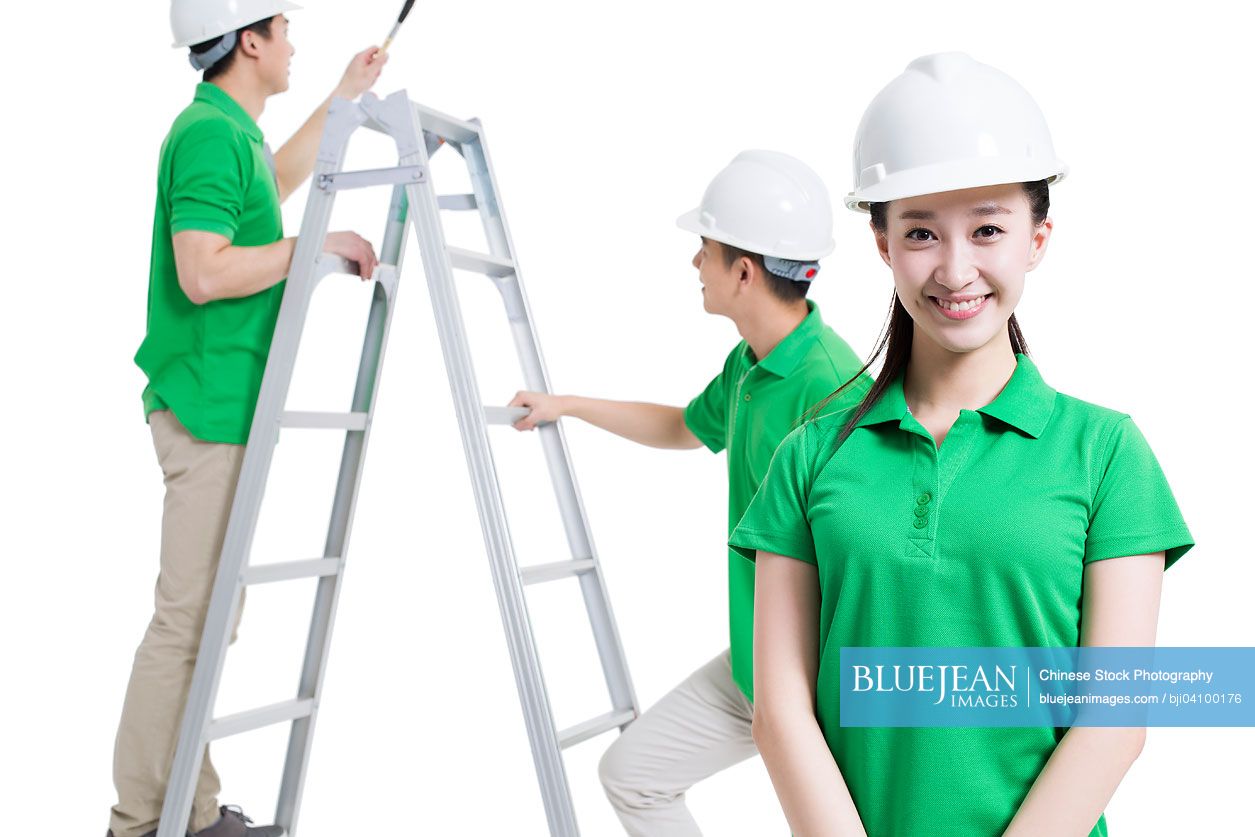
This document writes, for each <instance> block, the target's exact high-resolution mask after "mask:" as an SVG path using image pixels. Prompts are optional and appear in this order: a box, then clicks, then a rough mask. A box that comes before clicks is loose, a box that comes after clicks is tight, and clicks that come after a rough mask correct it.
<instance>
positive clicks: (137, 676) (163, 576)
mask: <svg viewBox="0 0 1255 837" xmlns="http://www.w3.org/2000/svg"><path fill="white" fill-rule="evenodd" d="M149 426H150V428H151V430H152V436H153V445H154V446H155V447H156V449H157V461H158V463H160V465H161V471H162V474H163V475H164V476H165V485H166V496H165V505H164V509H163V512H162V518H161V571H160V574H159V575H158V576H157V586H156V591H155V609H154V613H153V617H152V621H151V622H150V623H149V625H148V631H147V632H146V633H145V634H144V639H143V641H142V642H141V643H140V646H139V650H138V651H136V652H135V663H134V666H133V668H132V669H131V681H130V684H129V685H128V686H127V689H126V700H125V702H124V704H123V706H122V720H121V723H120V724H119V725H118V737H117V741H116V743H115V745H114V753H113V783H114V785H115V787H116V788H117V792H118V803H117V804H116V805H114V806H113V809H112V812H111V816H110V822H109V827H110V828H111V829H112V830H113V834H114V837H139V835H141V834H144V833H145V832H148V831H151V830H153V829H155V828H156V827H157V820H158V818H159V817H160V815H161V805H162V801H163V800H164V798H165V792H166V781H167V780H168V779H169V776H170V766H171V764H172V763H173V761H174V750H175V747H176V746H177V745H178V738H179V724H180V723H181V722H182V720H183V707H184V704H185V703H186V702H187V694H188V689H189V687H190V686H191V682H192V670H193V668H194V666H195V665H196V654H197V651H198V650H199V648H200V638H201V631H202V630H203V629H204V626H205V615H206V613H207V612H208V610H209V598H210V594H211V593H212V591H213V584H214V577H215V573H216V572H217V569H218V556H219V553H220V552H221V551H222V541H223V538H224V536H225V535H226V528H227V519H228V517H229V516H230V513H231V499H232V498H233V497H234V496H235V484H236V480H237V478H238V477H239V474H240V465H241V463H242V462H243V460H244V447H243V446H242V445H226V444H216V443H212V442H203V441H201V440H199V439H197V438H195V437H193V436H192V435H191V434H189V433H188V432H187V430H186V429H185V428H184V427H183V425H182V424H180V423H179V420H178V419H177V418H175V416H174V414H173V413H171V412H170V411H169V410H160V411H157V412H154V413H152V414H151V415H150V416H149ZM243 605H244V602H243V597H242V596H241V601H240V609H239V610H240V612H243ZM238 627H239V618H238V616H237V618H236V623H235V625H234V626H233V628H232V632H231V641H232V642H235V632H236V629H238ZM219 790H220V785H219V782H218V774H217V772H215V770H214V767H213V764H212V762H210V760H209V749H208V747H206V748H205V757H204V761H203V762H202V763H201V768H200V776H199V779H198V781H197V783H196V796H195V801H194V803H193V805H192V816H191V820H190V823H189V825H188V827H189V828H190V829H191V830H192V831H199V830H201V829H204V828H208V827H209V826H210V825H212V824H213V823H214V822H215V821H217V819H218V799H217V795H218V791H219Z"/></svg>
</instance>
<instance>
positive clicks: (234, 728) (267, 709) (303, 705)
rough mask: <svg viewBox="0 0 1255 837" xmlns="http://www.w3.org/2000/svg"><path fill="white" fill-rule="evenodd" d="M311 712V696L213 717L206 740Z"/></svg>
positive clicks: (293, 719)
mask: <svg viewBox="0 0 1255 837" xmlns="http://www.w3.org/2000/svg"><path fill="white" fill-rule="evenodd" d="M312 714H314V699H313V698H300V699H298V700H285V701H284V702H283V703H275V704H271V705H270V706H263V707H262V708H260V709H250V710H248V711H247V712H238V713H236V714H234V715H226V716H224V717H222V718H217V719H215V720H214V721H213V723H211V724H210V725H209V737H208V740H209V741H216V740H217V739H219V738H226V737H227V736H231V735H239V734H240V733H242V732H249V731H251V730H255V729H261V728H262V727H268V726H271V725H272V724H282V723H284V722H285V721H295V720H296V719H297V718H308V717H309V716H310V715H312Z"/></svg>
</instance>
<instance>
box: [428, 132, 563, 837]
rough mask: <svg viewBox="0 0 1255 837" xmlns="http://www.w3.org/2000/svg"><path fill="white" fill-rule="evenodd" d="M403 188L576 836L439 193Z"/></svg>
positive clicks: (537, 731) (514, 650) (499, 568)
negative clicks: (465, 327) (475, 371)
mask: <svg viewBox="0 0 1255 837" xmlns="http://www.w3.org/2000/svg"><path fill="white" fill-rule="evenodd" d="M413 113H414V117H413V118H415V119H417V118H419V116H420V115H421V111H419V110H418V109H415V111H414V112H413ZM406 188H407V191H408V194H409V196H410V207H411V211H412V213H413V216H412V217H413V220H414V227H415V231H416V233H417V234H418V240H419V243H420V250H421V254H422V260H423V268H424V271H425V272H426V275H427V285H428V289H429V291H430V293H431V298H432V308H433V312H434V314H435V317H436V326H437V333H438V335H439V337H440V343H441V347H442V349H443V354H444V359H445V366H446V369H447V372H448V375H449V384H450V389H451V390H452V394H453V401H454V407H455V412H456V414H457V417H458V423H459V425H460V427H461V430H462V443H463V450H464V452H465V454H466V458H467V465H468V466H469V470H470V475H471V483H472V487H473V489H474V493H475V499H476V505H477V507H478V509H479V518H480V526H481V528H482V530H483V535H484V541H485V545H486V547H487V551H488V557H489V566H490V568H491V570H492V576H493V582H494V586H495V588H496V591H497V603H498V606H499V608H500V610H501V618H502V622H503V623H504V625H505V632H506V641H507V644H508V646H509V651H510V658H511V661H512V663H513V669H514V679H515V685H516V687H517V688H518V692H519V699H520V703H521V704H522V709H523V717H524V723H525V725H526V727H527V734H528V738H529V740H530V742H531V749H532V759H533V762H534V764H535V767H536V774H537V778H538V781H539V784H540V790H541V798H542V800H543V802H544V808H545V815H546V818H547V820H548V823H549V830H550V834H551V835H554V837H577V835H578V834H579V829H578V826H577V825H576V821H575V811H574V808H573V806H572V802H571V794H570V788H569V785H568V783H567V778H566V769H565V766H564V765H563V762H562V755H561V749H560V746H559V741H558V733H557V729H556V728H555V726H554V722H553V714H552V711H551V708H550V705H549V697H548V693H547V692H546V690H545V685H544V676H543V673H542V672H541V669H540V660H539V655H538V653H537V650H536V643H535V638H534V637H533V636H532V632H531V623H530V621H529V619H528V615H527V604H526V600H525V599H524V596H523V587H522V582H521V581H520V578H519V572H518V563H517V559H516V558H515V555H514V547H513V544H512V542H511V539H510V531H509V525H508V523H507V522H506V516H505V509H504V507H503V504H502V500H501V493H500V485H499V483H498V481H497V477H496V468H495V465H494V463H493V458H492V449H491V447H490V444H489V441H488V434H487V425H486V422H485V419H484V412H483V402H482V400H481V398H480V396H479V387H478V384H477V383H476V380H475V373H474V369H473V366H472V362H471V355H470V348H469V343H468V340H467V337H466V333H465V329H464V326H463V320H462V315H461V310H460V307H459V304H458V298H457V293H456V291H455V289H454V285H453V278H454V277H453V270H452V265H451V263H450V261H449V257H448V253H447V249H446V248H447V244H446V242H445V238H444V231H443V228H442V226H441V223H440V216H439V212H440V210H439V205H438V200H437V196H436V193H435V190H434V189H433V187H432V184H431V182H430V178H429V179H428V182H427V183H422V184H414V185H410V186H407V187H406Z"/></svg>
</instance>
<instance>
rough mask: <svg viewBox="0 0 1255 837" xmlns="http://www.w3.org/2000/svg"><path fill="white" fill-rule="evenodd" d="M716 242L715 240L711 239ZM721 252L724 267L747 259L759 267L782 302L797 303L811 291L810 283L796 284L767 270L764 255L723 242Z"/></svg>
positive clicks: (773, 292)
mask: <svg viewBox="0 0 1255 837" xmlns="http://www.w3.org/2000/svg"><path fill="white" fill-rule="evenodd" d="M711 241H714V239H711ZM715 243H716V244H718V245H719V248H720V250H721V251H722V252H723V266H724V267H732V265H734V264H736V260H737V259H739V258H742V257H744V258H747V259H749V260H750V261H751V262H753V263H754V264H756V265H758V269H759V270H761V271H762V272H763V276H766V277H767V289H768V290H769V291H771V295H772V296H774V297H775V298H776V299H778V300H780V301H781V302H797V301H798V300H799V299H805V298H806V293H807V291H809V290H810V289H811V283H810V282H795V281H793V280H792V279H785V278H784V277H783V276H777V275H776V274H774V273H772V272H771V271H770V270H768V269H767V265H766V264H764V263H763V257H762V255H760V254H758V253H751V252H750V251H748V250H742V249H741V248H740V247H733V246H732V245H731V244H724V243H723V242H722V241H716V242H715Z"/></svg>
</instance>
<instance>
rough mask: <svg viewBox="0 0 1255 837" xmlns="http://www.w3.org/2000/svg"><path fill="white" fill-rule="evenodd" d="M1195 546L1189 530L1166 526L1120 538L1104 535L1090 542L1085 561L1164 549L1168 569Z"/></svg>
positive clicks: (1087, 562) (1086, 547) (1143, 553)
mask: <svg viewBox="0 0 1255 837" xmlns="http://www.w3.org/2000/svg"><path fill="white" fill-rule="evenodd" d="M1193 546H1194V538H1193V537H1192V536H1191V535H1190V532H1189V530H1188V529H1184V528H1179V527H1178V528H1174V529H1164V530H1162V531H1159V532H1151V533H1148V534H1144V535H1122V536H1120V537H1118V538H1102V539H1100V540H1094V541H1087V542H1086V544H1085V563H1086V564H1091V563H1093V562H1094V561H1104V560H1106V559H1108V558H1123V557H1125V556H1127V555H1149V554H1151V553H1155V552H1161V551H1162V552H1164V553H1165V556H1164V569H1165V570H1166V569H1168V567H1171V566H1172V565H1173V564H1175V563H1176V562H1177V560H1178V559H1179V558H1180V557H1181V556H1182V555H1184V554H1185V553H1187V552H1189V551H1190V549H1191V548H1192V547H1193Z"/></svg>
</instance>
